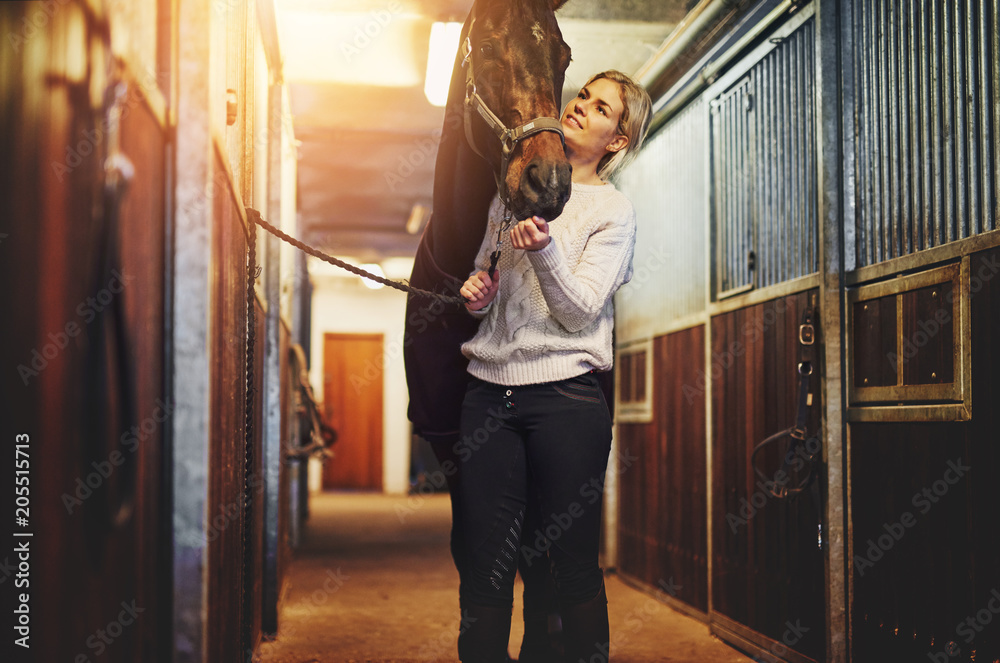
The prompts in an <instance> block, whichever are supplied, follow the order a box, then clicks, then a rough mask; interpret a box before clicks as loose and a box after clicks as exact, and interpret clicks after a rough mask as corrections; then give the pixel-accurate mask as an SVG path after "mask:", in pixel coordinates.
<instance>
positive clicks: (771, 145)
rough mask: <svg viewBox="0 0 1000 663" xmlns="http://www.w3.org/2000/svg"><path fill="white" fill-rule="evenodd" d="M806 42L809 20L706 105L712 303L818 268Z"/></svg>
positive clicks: (810, 45) (810, 63) (810, 62)
mask: <svg viewBox="0 0 1000 663" xmlns="http://www.w3.org/2000/svg"><path fill="white" fill-rule="evenodd" d="M814 43H815V39H814V27H813V21H812V20H809V21H807V22H806V23H804V24H803V25H802V27H800V28H799V29H798V30H796V31H795V32H793V33H792V34H791V35H789V36H788V37H787V38H786V39H784V40H783V41H781V42H780V43H779V44H778V45H777V46H776V47H775V48H774V50H772V51H771V52H769V53H768V54H767V55H766V56H765V57H764V58H763V59H762V60H761V61H760V62H758V63H757V64H755V65H754V66H753V68H752V69H750V71H749V72H748V73H747V75H746V76H745V77H744V78H743V79H741V80H740V81H739V82H738V83H737V84H736V85H734V86H733V87H731V88H729V89H728V90H726V91H725V92H724V93H723V94H721V95H719V96H718V97H716V99H714V100H713V101H712V155H713V168H712V177H713V184H714V194H715V202H714V219H713V223H714V226H713V229H714V255H715V261H716V262H715V279H716V282H715V292H716V296H717V297H725V296H728V295H732V294H736V293H738V292H742V291H744V290H747V289H750V288H753V287H765V286H770V285H775V284H778V283H782V282H784V281H788V280H791V279H795V278H798V277H801V276H806V275H808V274H812V273H814V272H816V271H817V269H818V262H817V215H816V191H817V190H816V139H815V131H816V129H815V83H814V72H815V67H814V60H815V58H814Z"/></svg>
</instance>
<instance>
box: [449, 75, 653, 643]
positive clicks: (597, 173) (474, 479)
mask: <svg viewBox="0 0 1000 663" xmlns="http://www.w3.org/2000/svg"><path fill="white" fill-rule="evenodd" d="M650 107H651V103H650V99H649V95H648V94H646V92H645V90H643V89H642V88H641V87H640V86H639V85H638V84H637V83H635V82H634V81H633V80H632V79H630V78H629V77H628V76H626V75H625V74H622V73H621V72H617V71H606V72H603V73H600V74H597V75H596V76H594V77H593V78H591V79H590V80H589V81H588V82H587V84H586V85H585V86H584V87H583V89H582V90H580V94H579V95H578V96H577V97H576V98H575V99H574V100H572V101H570V103H569V104H567V106H566V109H565V110H564V111H563V114H562V118H561V124H562V128H563V131H564V132H565V138H566V155H567V157H568V159H569V162H570V164H571V165H572V167H573V189H572V194H571V196H570V199H569V201H568V202H567V203H566V206H565V208H564V209H563V213H562V214H561V215H560V216H559V218H558V219H556V220H554V221H552V222H551V223H550V222H549V220H546V219H542V218H540V217H532V218H530V219H525V220H523V221H521V222H519V223H517V224H516V225H514V226H513V227H512V228H511V229H510V241H509V243H508V242H505V243H504V246H503V251H502V252H501V257H500V261H499V264H498V265H497V270H496V271H495V273H494V276H493V277H491V276H490V275H489V273H488V272H487V271H485V270H486V269H487V266H488V264H489V256H490V254H491V253H492V252H493V250H494V249H495V248H496V241H497V231H498V229H499V224H500V223H501V220H502V209H501V207H500V204H499V202H497V201H496V200H494V203H493V206H492V208H491V210H490V227H489V230H488V231H487V235H486V238H485V240H484V242H483V245H482V247H481V249H480V251H479V256H478V257H477V260H476V267H477V271H476V272H475V273H474V274H473V275H472V276H470V277H469V279H468V280H467V281H466V282H465V284H464V285H463V286H462V289H461V293H462V295H463V296H464V297H465V298H466V299H467V300H468V302H467V304H466V308H467V309H468V310H469V312H470V313H472V314H473V315H475V316H477V317H481V318H482V322H481V323H480V326H479V330H478V332H477V334H476V335H475V336H474V337H473V338H472V340H470V341H469V342H467V343H466V344H465V345H463V347H462V351H463V353H464V354H465V355H466V356H467V357H468V358H469V373H471V374H472V376H473V380H472V381H471V383H470V385H469V388H468V390H467V391H466V395H465V400H464V403H463V409H462V444H463V445H464V446H463V451H464V452H465V453H463V455H462V456H463V461H464V462H463V466H462V472H461V473H460V477H459V482H458V492H459V495H460V499H459V501H458V504H459V508H458V517H459V518H461V521H462V522H461V526H462V531H463V539H464V540H463V542H462V545H463V546H464V553H465V555H466V558H467V569H466V570H465V572H464V573H463V577H462V578H461V590H460V598H461V604H462V612H463V620H462V632H461V633H460V634H459V656H460V658H461V659H462V661H463V662H465V663H473V662H475V663H481V662H488V663H492V662H494V661H506V660H507V658H506V656H507V640H508V638H509V632H510V617H511V606H512V598H513V585H514V576H515V573H516V570H517V565H518V559H519V555H520V556H521V557H522V558H523V559H522V561H526V562H531V561H534V560H538V563H544V562H543V561H542V560H544V559H545V557H544V555H545V553H546V552H548V554H549V556H550V557H551V560H552V564H553V566H554V569H555V583H556V592H557V595H558V597H559V602H560V608H561V614H562V618H563V636H564V640H565V643H566V657H565V660H566V661H571V662H572V663H577V661H578V660H580V659H583V660H585V661H590V660H607V658H606V657H607V656H608V649H609V641H610V637H609V633H608V613H607V598H606V596H605V592H604V578H603V571H602V570H601V568H600V566H599V564H598V549H599V538H600V527H601V502H602V500H601V495H602V490H603V483H604V482H603V479H604V472H605V470H606V468H607V462H608V453H609V451H610V448H611V418H610V415H609V412H608V407H607V403H606V402H605V400H604V396H603V393H602V391H601V389H600V387H599V385H598V381H597V377H596V376H595V375H594V373H595V372H596V371H607V370H609V369H610V368H611V365H612V360H613V348H612V335H611V332H612V326H613V322H614V309H613V304H612V297H613V295H614V293H615V291H616V290H618V288H619V287H620V286H621V285H622V284H623V283H626V282H627V281H628V280H629V278H631V273H632V254H633V249H634V246H635V231H636V229H635V212H634V210H633V208H632V205H631V203H630V202H629V200H628V199H627V198H626V197H625V196H624V195H623V194H622V193H620V192H619V191H617V190H616V189H615V187H614V186H613V185H612V184H609V183H608V182H607V181H606V180H607V178H608V177H609V176H610V175H611V174H612V173H613V172H614V171H615V170H616V169H617V168H619V167H620V166H621V165H622V164H623V163H624V162H625V160H626V158H628V157H630V156H633V155H634V154H635V153H636V152H637V151H638V149H639V146H640V145H641V144H642V141H643V139H644V137H645V134H646V131H647V129H648V127H649V116H650ZM529 477H530V479H529ZM529 495H530V497H531V499H532V501H533V505H536V506H537V508H538V509H539V510H540V512H541V515H542V518H543V526H542V528H541V530H540V531H535V532H523V533H522V531H521V529H522V525H523V523H524V514H525V507H526V504H527V503H528V497H529ZM594 654H599V655H600V656H599V657H598V658H593V659H592V658H591V657H592V656H594ZM602 657H603V658H602Z"/></svg>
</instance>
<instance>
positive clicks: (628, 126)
mask: <svg viewBox="0 0 1000 663" xmlns="http://www.w3.org/2000/svg"><path fill="white" fill-rule="evenodd" d="M601 78H607V79H608V80H610V81H614V82H615V83H617V84H618V88H619V90H620V92H621V99H622V105H623V106H624V107H625V108H624V110H623V111H622V115H621V117H620V118H619V120H618V133H620V134H621V135H623V136H625V137H626V138H628V145H626V146H625V148H624V149H621V150H618V151H617V152H613V153H609V154H606V155H604V157H602V158H601V160H600V162H599V163H598V164H597V176H598V177H600V178H601V179H602V180H607V179H608V178H609V177H611V176H612V175H614V174H615V173H616V172H617V171H618V170H620V169H621V168H622V167H624V166H625V165H626V164H627V163H628V162H629V161H631V160H632V159H634V158H635V155H636V154H638V153H639V148H640V147H642V142H643V141H644V140H645V139H646V133H647V132H648V131H649V121H650V119H651V117H652V110H653V102H652V100H651V99H650V98H649V93H648V92H646V90H645V88H643V87H642V86H641V85H639V84H638V83H636V82H635V81H634V80H632V78H631V77H630V76H629V75H628V74H623V73H622V72H620V71H618V70H616V69H609V70H607V71H602V72H601V73H599V74H594V75H593V76H591V77H590V80H589V81H587V83H586V85H584V87H587V85H590V84H591V83H593V82H594V81H596V80H598V79H601Z"/></svg>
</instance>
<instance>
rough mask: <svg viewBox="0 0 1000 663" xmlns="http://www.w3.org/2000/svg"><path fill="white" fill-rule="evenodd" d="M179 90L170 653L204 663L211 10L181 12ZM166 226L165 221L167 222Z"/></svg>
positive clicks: (202, 5)
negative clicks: (172, 638) (171, 625)
mask: <svg viewBox="0 0 1000 663" xmlns="http://www.w3.org/2000/svg"><path fill="white" fill-rule="evenodd" d="M176 10H177V14H176V15H177V17H178V19H177V20H178V24H179V30H178V32H179V33H180V34H183V35H184V38H183V39H181V40H179V41H178V53H179V55H178V87H177V98H176V115H175V117H176V125H175V126H178V127H182V130H180V131H178V132H177V135H176V149H175V151H174V154H175V163H176V164H183V167H178V168H175V169H174V172H175V176H176V177H175V183H176V188H175V190H174V192H173V195H174V202H175V205H174V209H175V214H174V219H173V225H174V229H175V232H174V252H173V260H172V261H173V277H174V280H173V284H172V295H173V297H172V302H171V304H170V306H171V309H172V314H173V326H172V328H171V329H170V339H169V342H170V344H171V347H172V353H171V355H170V357H169V360H170V364H168V365H167V370H168V371H169V372H170V373H171V376H172V380H173V390H172V392H171V394H170V398H171V402H172V403H173V405H174V415H173V427H172V430H171V433H172V439H171V440H170V441H169V445H168V448H169V449H170V450H171V451H172V458H170V459H169V460H168V461H167V462H170V463H172V486H171V491H172V493H173V499H174V504H173V514H172V523H173V577H174V584H173V624H174V631H173V636H174V640H173V653H172V660H173V661H174V662H175V663H203V662H204V661H206V660H207V657H208V634H207V629H206V626H207V620H206V612H207V610H208V582H209V580H208V577H207V573H208V566H209V565H208V543H207V539H208V537H207V528H208V501H209V476H208V470H209V447H210V435H211V433H210V428H209V426H210V413H209V404H210V402H211V375H212V365H211V353H210V342H209V339H210V336H209V333H210V329H209V325H210V322H209V321H210V320H211V317H212V316H211V292H210V288H211V268H212V205H211V204H210V201H208V200H206V196H205V191H206V188H207V186H208V185H209V184H210V183H211V181H212V137H211V131H212V129H211V124H212V119H211V118H212V115H211V109H212V103H211V90H212V86H211V80H210V79H211V69H210V67H209V66H208V64H209V62H210V57H209V56H210V52H211V45H212V37H211V32H210V26H211V24H212V18H213V17H212V2H210V0H192V1H190V2H183V3H178V4H177V6H176ZM168 222H169V221H168Z"/></svg>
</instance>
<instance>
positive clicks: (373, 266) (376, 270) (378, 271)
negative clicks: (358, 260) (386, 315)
mask: <svg viewBox="0 0 1000 663" xmlns="http://www.w3.org/2000/svg"><path fill="white" fill-rule="evenodd" d="M359 267H361V269H363V270H365V271H366V272H368V273H370V274H374V275H375V276H378V277H381V278H383V279H384V278H385V272H383V271H382V266H381V265H379V264H378V263H373V262H367V263H365V264H363V265H359ZM361 282H362V283H364V284H365V287H367V288H371V289H372V290H378V289H379V288H384V287H385V286H384V285H383V284H381V283H379V282H378V281H372V280H371V279H366V278H365V277H363V276H362V277H361Z"/></svg>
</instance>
